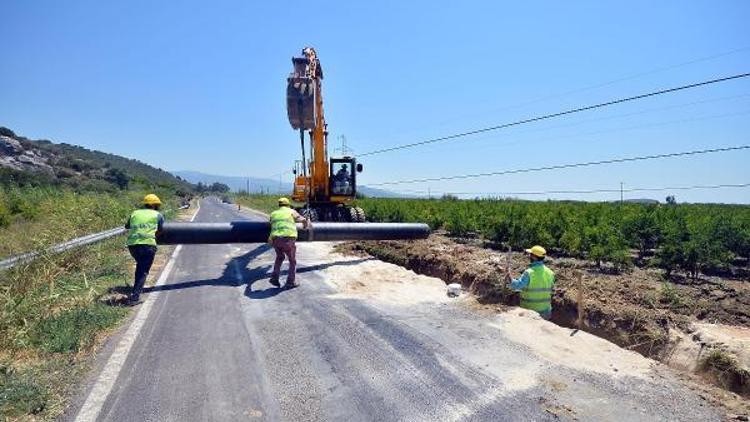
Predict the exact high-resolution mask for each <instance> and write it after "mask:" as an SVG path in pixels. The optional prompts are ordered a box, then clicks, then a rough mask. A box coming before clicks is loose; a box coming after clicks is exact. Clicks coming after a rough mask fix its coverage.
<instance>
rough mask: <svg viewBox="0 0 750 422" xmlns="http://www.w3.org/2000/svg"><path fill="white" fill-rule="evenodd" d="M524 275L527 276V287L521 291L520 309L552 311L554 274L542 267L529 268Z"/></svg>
mask: <svg viewBox="0 0 750 422" xmlns="http://www.w3.org/2000/svg"><path fill="white" fill-rule="evenodd" d="M526 273H527V274H528V275H529V285H528V286H526V288H525V289H523V290H521V307H522V308H525V309H530V310H532V311H537V312H545V311H550V310H552V287H553V286H554V284H555V273H553V272H552V270H550V269H549V268H547V267H545V266H544V265H537V266H534V267H531V268H529V269H528V270H526Z"/></svg>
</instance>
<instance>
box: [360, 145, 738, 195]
mask: <svg viewBox="0 0 750 422" xmlns="http://www.w3.org/2000/svg"><path fill="white" fill-rule="evenodd" d="M745 149H750V145H739V146H733V147H724V148H711V149H702V150H694V151H683V152H672V153H667V154H655V155H642V156H635V157H623V158H611V159H608V160H601V161H588V162H583V163H569V164H557V165H554V166H546V167H531V168H524V169H515V170H502V171H493V172H488V173H474V174H461V175H455V176H443V177H431V178H425V179H410V180H397V181H392V182H381V183H368V186H385V185H399V184H405V183H424V182H437V181H443V180H454V179H473V178H477V177H487V176H501V175H506V174H519V173H531V172H538V171H547V170H562V169H569V168H577V167H591V166H599V165H604V164H616V163H626V162H633V161H645V160H655V159H660V158H674V157H685V156H690V155H702V154H713V153H717V152H728V151H739V150H745Z"/></svg>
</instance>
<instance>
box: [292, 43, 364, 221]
mask: <svg viewBox="0 0 750 422" xmlns="http://www.w3.org/2000/svg"><path fill="white" fill-rule="evenodd" d="M292 64H293V65H294V68H293V70H292V73H291V74H290V75H289V77H288V78H287V86H286V110H287V115H288V117H289V123H290V124H291V125H292V128H294V129H297V130H299V138H300V145H301V147H302V159H301V160H298V161H296V162H295V166H294V170H293V173H294V176H295V177H294V191H293V192H292V199H293V200H295V201H298V202H304V203H305V206H304V207H302V208H299V209H298V211H299V212H300V213H302V214H303V215H305V216H307V217H309V218H310V219H311V220H312V221H345V222H358V223H359V222H364V221H365V212H364V210H362V209H361V208H359V207H353V206H351V202H352V200H354V198H355V197H356V195H357V173H360V172H362V164H358V163H357V161H356V160H355V159H354V157H351V156H343V157H336V158H334V157H330V158H329V157H328V126H327V125H326V120H325V116H324V115H323V92H322V81H323V68H322V67H321V66H320V60H319V59H318V55H317V53H316V52H315V49H313V48H312V47H305V48H304V49H303V50H302V57H292ZM305 132H307V133H308V134H309V139H310V158H309V160H308V159H307V154H306V150H305Z"/></svg>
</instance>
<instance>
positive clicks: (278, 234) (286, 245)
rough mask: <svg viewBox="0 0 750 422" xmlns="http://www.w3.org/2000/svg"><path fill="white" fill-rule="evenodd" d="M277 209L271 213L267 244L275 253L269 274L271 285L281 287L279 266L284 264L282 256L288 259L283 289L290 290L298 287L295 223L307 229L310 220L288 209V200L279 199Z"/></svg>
mask: <svg viewBox="0 0 750 422" xmlns="http://www.w3.org/2000/svg"><path fill="white" fill-rule="evenodd" d="M278 204H279V209H277V210H276V211H274V212H272V213H271V217H270V220H271V235H270V236H269V239H268V240H269V243H271V246H273V249H274V251H276V261H275V262H274V264H273V273H272V274H271V280H270V282H271V284H273V285H274V286H276V287H281V284H280V283H279V274H280V272H281V264H282V263H284V256H286V258H287V259H289V272H288V273H287V276H286V284H285V285H284V287H285V288H288V289H291V288H294V287H297V286H299V283H297V281H296V279H295V278H296V275H297V274H296V273H297V245H296V241H297V225H296V224H295V223H298V222H299V223H304V225H305V227H309V225H310V220H309V219H306V218H304V217H302V216H301V215H300V214H299V213H298V212H297V211H295V210H293V209H292V208H291V207H290V204H289V199H287V198H279V202H278Z"/></svg>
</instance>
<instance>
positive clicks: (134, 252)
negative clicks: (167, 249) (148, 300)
mask: <svg viewBox="0 0 750 422" xmlns="http://www.w3.org/2000/svg"><path fill="white" fill-rule="evenodd" d="M159 208H161V200H160V199H159V197H158V196H156V195H154V194H153V193H151V194H148V195H146V196H145V197H144V198H143V208H141V209H137V210H135V211H133V213H132V214H130V218H129V219H128V222H127V224H125V228H126V229H128V250H129V251H130V255H131V256H132V257H133V259H135V279H134V280H133V290H132V292H131V293H130V297H129V298H128V304H130V305H136V304H138V303H140V296H141V291H143V285H144V284H145V283H146V278H147V277H148V272H149V271H150V270H151V265H152V264H153V263H154V256H155V255H156V234H157V233H158V232H160V231H161V229H162V226H163V225H164V216H162V215H161V213H160V212H159Z"/></svg>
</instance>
